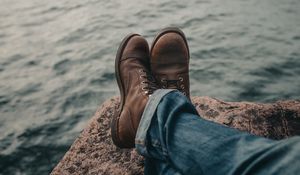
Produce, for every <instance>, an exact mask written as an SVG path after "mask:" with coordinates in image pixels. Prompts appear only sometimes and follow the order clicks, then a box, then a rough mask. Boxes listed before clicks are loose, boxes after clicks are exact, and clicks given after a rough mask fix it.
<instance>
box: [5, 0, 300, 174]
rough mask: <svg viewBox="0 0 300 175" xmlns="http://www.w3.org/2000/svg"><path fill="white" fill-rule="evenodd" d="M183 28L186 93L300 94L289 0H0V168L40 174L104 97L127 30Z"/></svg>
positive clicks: (297, 39) (243, 97)
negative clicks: (186, 57) (187, 49)
mask: <svg viewBox="0 0 300 175" xmlns="http://www.w3.org/2000/svg"><path fill="white" fill-rule="evenodd" d="M170 26H171V27H179V28H180V29H182V30H183V31H184V33H185V34H186V36H187V40H188V43H189V47H190V52H191V59H190V84H191V94H192V96H210V97H214V98H218V99H221V100H226V101H251V102H274V101H276V100H290V99H300V1H299V0H284V1H283V0H231V1H228V0H186V1H185V0H148V1H139V0H59V1H58V0H43V1H41V0H22V1H20V0H1V5H0V174H1V175H23V174H24V175H25V174H26V175H43V174H49V173H50V172H51V170H52V169H53V168H54V167H55V165H56V164H57V163H58V162H59V160H60V159H61V158H62V157H63V155H64V154H65V152H66V151H67V150H68V149H69V148H70V146H71V144H72V143H73V141H74V140H75V139H76V137H77V136H78V135H79V134H80V132H81V131H82V130H83V129H84V128H85V126H86V125H87V123H88V121H89V119H90V118H91V117H92V116H93V114H94V113H95V111H96V109H97V108H98V107H99V106H100V105H101V103H103V102H104V101H105V100H106V99H109V98H110V97H112V96H116V95H118V94H119V91H118V87H117V83H116V80H115V76H114V59H115V55H116V51H117V48H118V45H119V43H120V42H121V40H122V39H123V37H124V36H126V35H127V34H129V33H139V34H141V35H143V36H144V37H145V38H146V39H147V40H148V42H149V43H151V42H152V40H153V38H154V36H155V35H156V34H157V32H159V31H160V30H161V29H163V28H165V27H170Z"/></svg>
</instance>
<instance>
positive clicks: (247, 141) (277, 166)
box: [135, 90, 300, 175]
mask: <svg viewBox="0 0 300 175" xmlns="http://www.w3.org/2000/svg"><path fill="white" fill-rule="evenodd" d="M135 143H136V148H137V150H138V152H139V153H140V154H141V155H143V156H144V157H145V174H146V175H152V174H153V175H161V174H166V175H168V174H172V175H174V174H178V175H181V174H186V175H193V174H197V175H201V174H205V175H206V174H214V175H216V174H220V175H225V174H236V175H242V174H261V175H268V174H272V175H274V174H282V175H289V174H300V137H292V138H289V139H285V140H281V141H276V140H271V139H267V138H262V137H258V136H254V135H251V134H249V133H245V132H241V131H238V130H236V129H232V128H228V127H226V126H223V125H220V124H217V123H214V122H210V121H207V120H204V119H202V118H201V117H199V115H198V113H197V111H196V109H195V107H194V106H193V104H192V103H191V102H190V101H189V100H188V99H187V98H186V97H185V96H184V95H182V94H181V93H180V92H178V91H174V90H157V91H155V92H154V94H153V95H152V96H151V97H150V98H149V101H148V103H147V105H146V108H145V111H144V113H143V116H142V119H141V122H140V124H139V128H138V131H137V135H136V140H135Z"/></svg>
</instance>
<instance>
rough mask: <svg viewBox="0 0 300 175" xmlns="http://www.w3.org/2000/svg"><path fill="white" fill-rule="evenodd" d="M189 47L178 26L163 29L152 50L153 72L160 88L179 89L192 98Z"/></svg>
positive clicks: (151, 63) (151, 62)
mask: <svg viewBox="0 0 300 175" xmlns="http://www.w3.org/2000/svg"><path fill="white" fill-rule="evenodd" d="M189 57H190V56H189V49H188V44H187V41H186V38H185V36H184V34H183V32H182V31H181V30H180V29H178V28H167V29H164V30H162V32H160V33H159V34H158V35H157V36H156V38H155V39H154V41H153V43H152V47H151V51H150V65H151V72H152V74H153V76H154V78H155V79H156V82H157V84H158V86H159V88H163V89H178V90H180V91H181V92H182V93H183V94H185V95H186V96H187V97H188V98H190V83H189Z"/></svg>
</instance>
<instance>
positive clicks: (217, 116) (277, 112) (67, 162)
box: [51, 97, 300, 175]
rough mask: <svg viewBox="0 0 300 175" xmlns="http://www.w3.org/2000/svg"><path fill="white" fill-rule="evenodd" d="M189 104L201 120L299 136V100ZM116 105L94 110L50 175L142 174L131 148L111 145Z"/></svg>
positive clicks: (276, 136)
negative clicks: (192, 105)
mask: <svg viewBox="0 0 300 175" xmlns="http://www.w3.org/2000/svg"><path fill="white" fill-rule="evenodd" d="M192 101H193V103H194V105H195V107H196V109H197V111H198V112H199V114H200V115H201V117H203V118H205V119H207V120H211V121H214V122H217V123H220V124H224V125H227V126H229V127H233V128H237V129H239V130H242V131H247V132H250V133H252V134H255V135H260V136H264V137H268V138H272V139H283V138H287V137H290V136H293V135H300V100H295V101H278V102H276V103H270V104H261V103H249V102H224V101H221V100H218V99H214V98H210V97H194V98H192ZM118 105H119V98H118V97H114V98H112V99H110V100H107V101H106V102H104V104H102V105H101V106H100V107H99V108H98V110H97V112H96V114H95V115H94V117H93V118H92V119H91V121H90V123H89V124H88V126H87V127H86V128H85V129H84V130H83V132H82V133H81V134H80V136H79V137H78V138H77V139H76V140H75V142H74V143H73V145H72V146H71V148H70V149H69V151H68V152H67V153H66V154H65V156H64V157H63V159H62V160H61V161H60V162H59V163H58V165H57V166H56V167H55V168H54V169H53V171H52V173H51V174H52V175H61V174H91V175H92V174H95V175H96V174H101V175H105V174H107V175H113V174H116V175H122V174H123V175H135V174H143V158H142V157H141V156H139V155H138V154H137V153H136V151H135V150H134V149H119V148H117V147H115V146H114V145H113V144H112V140H111V137H110V119H111V116H112V115H113V113H114V112H115V111H116V109H117V107H118Z"/></svg>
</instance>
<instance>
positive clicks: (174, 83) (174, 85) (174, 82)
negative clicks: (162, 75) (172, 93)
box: [166, 80, 178, 89]
mask: <svg viewBox="0 0 300 175" xmlns="http://www.w3.org/2000/svg"><path fill="white" fill-rule="evenodd" d="M166 81H167V82H166V83H167V87H168V88H170V89H177V88H178V80H166Z"/></svg>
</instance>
